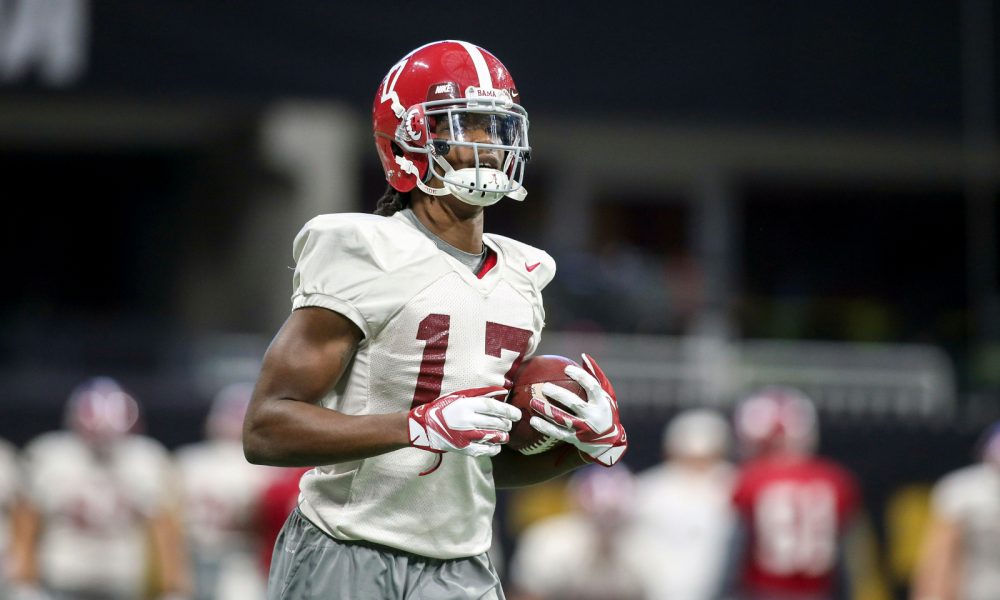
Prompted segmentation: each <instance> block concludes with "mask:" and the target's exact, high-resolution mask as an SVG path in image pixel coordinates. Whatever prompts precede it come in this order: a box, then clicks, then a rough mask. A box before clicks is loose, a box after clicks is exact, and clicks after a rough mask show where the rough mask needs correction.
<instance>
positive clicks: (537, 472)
mask: <svg viewBox="0 0 1000 600" xmlns="http://www.w3.org/2000/svg"><path fill="white" fill-rule="evenodd" d="M585 464H587V463H586V461H584V460H583V458H582V457H581V456H580V453H579V452H578V451H577V449H576V448H575V447H574V446H570V445H562V446H559V447H557V448H554V449H552V450H550V451H548V452H543V453H541V454H535V455H533V456H525V455H523V454H520V453H518V452H516V451H514V450H509V449H504V451H503V452H501V453H500V454H498V455H496V456H495V457H493V483H494V485H496V487H498V488H515V487H523V486H526V485H532V484H535V483H541V482H543V481H548V480H549V479H552V478H553V477H558V476H560V475H563V474H565V473H568V472H570V471H572V470H573V469H577V468H579V467H582V466H583V465H585Z"/></svg>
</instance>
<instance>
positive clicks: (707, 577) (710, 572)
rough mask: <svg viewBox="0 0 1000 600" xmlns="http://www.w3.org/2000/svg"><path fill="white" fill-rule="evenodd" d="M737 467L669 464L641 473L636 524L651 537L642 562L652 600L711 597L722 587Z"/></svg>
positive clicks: (695, 599)
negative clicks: (692, 467)
mask: <svg viewBox="0 0 1000 600" xmlns="http://www.w3.org/2000/svg"><path fill="white" fill-rule="evenodd" d="M734 482H735V470H734V469H733V468H732V466H730V465H729V464H725V463H720V464H719V465H718V466H716V467H714V468H712V469H711V470H709V471H705V472H697V471H691V470H690V469H685V468H681V467H679V466H677V465H671V464H664V465H659V466H656V467H652V468H651V469H648V470H646V471H644V472H642V473H640V474H639V476H638V479H637V486H636V506H635V511H636V512H635V521H636V523H635V525H636V527H637V529H638V531H639V534H640V535H642V536H644V537H645V539H646V541H647V546H646V547H647V549H648V550H649V551H648V552H647V553H645V554H644V555H643V556H642V557H641V559H640V561H639V563H638V565H639V566H641V567H642V572H643V575H644V579H645V580H646V581H647V583H648V589H649V593H648V597H649V598H650V599H651V600H656V599H664V600H667V599H672V598H684V599H685V600H708V599H709V598H711V597H712V595H713V594H714V593H715V592H716V591H717V590H718V588H719V577H720V576H721V575H722V572H723V569H724V562H725V556H726V550H727V542H728V540H729V535H730V532H731V531H732V526H733V522H734V516H733V512H732V509H731V495H732V490H733V484H734Z"/></svg>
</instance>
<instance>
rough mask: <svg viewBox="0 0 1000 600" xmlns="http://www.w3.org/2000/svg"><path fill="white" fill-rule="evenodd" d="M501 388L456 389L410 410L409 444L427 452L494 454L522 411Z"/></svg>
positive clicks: (508, 434) (497, 451)
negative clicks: (508, 402) (506, 397)
mask: <svg viewBox="0 0 1000 600" xmlns="http://www.w3.org/2000/svg"><path fill="white" fill-rule="evenodd" d="M506 395H507V390H506V389H504V388H502V387H497V386H491V387H484V388H474V389H468V390H459V391H457V392H452V393H450V394H448V395H446V396H441V397H440V398H438V399H437V400H434V401H433V402H428V403H427V404H421V405H420V406H418V407H416V408H414V409H413V410H411V411H410V420H409V422H410V445H411V446H415V447H417V448H421V449H423V450H427V451H429V452H438V453H441V452H459V453H462V454H467V455H469V456H496V455H497V454H498V453H499V452H500V445H501V444H506V443H507V441H508V440H509V439H510V429H511V427H513V425H514V421H518V420H520V419H521V411H520V410H518V409H517V407H515V406H511V405H510V404H507V403H505V402H503V401H501V400H497V398H503V397H504V396H506Z"/></svg>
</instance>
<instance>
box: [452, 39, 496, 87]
mask: <svg viewBox="0 0 1000 600" xmlns="http://www.w3.org/2000/svg"><path fill="white" fill-rule="evenodd" d="M455 41H456V42H457V43H459V44H461V45H462V47H463V48H465V51H466V52H468V53H469V56H470V57H472V64H473V65H475V67H476V74H477V75H478V76H479V87H481V88H483V89H487V90H491V89H493V77H492V76H491V75H490V68H489V66H487V64H486V58H485V57H484V56H483V53H482V52H480V51H479V48H477V47H476V46H473V45H472V44H470V43H469V42H461V41H458V40H455Z"/></svg>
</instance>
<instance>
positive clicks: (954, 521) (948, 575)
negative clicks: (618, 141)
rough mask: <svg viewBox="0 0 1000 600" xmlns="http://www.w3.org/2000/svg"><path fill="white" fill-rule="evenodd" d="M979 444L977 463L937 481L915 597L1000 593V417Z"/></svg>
mask: <svg viewBox="0 0 1000 600" xmlns="http://www.w3.org/2000/svg"><path fill="white" fill-rule="evenodd" d="M978 449H979V452H978V454H979V460H978V462H977V463H976V464H973V465H970V466H967V467H963V468H961V469H958V470H956V471H953V472H951V473H949V474H947V475H945V476H944V477H942V478H941V479H940V480H939V481H938V482H937V484H935V486H934V489H933V491H932V496H931V513H932V515H931V522H930V525H929V526H928V531H927V534H926V537H925V538H924V543H923V547H922V550H921V557H920V560H919V562H918V565H917V569H916V572H915V573H914V579H913V588H912V590H911V592H912V593H911V598H913V600H995V599H996V598H1000V422H998V423H995V424H993V425H992V426H991V427H989V428H987V429H986V431H985V432H984V433H983V436H982V439H981V442H980V444H979V445H978Z"/></svg>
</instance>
